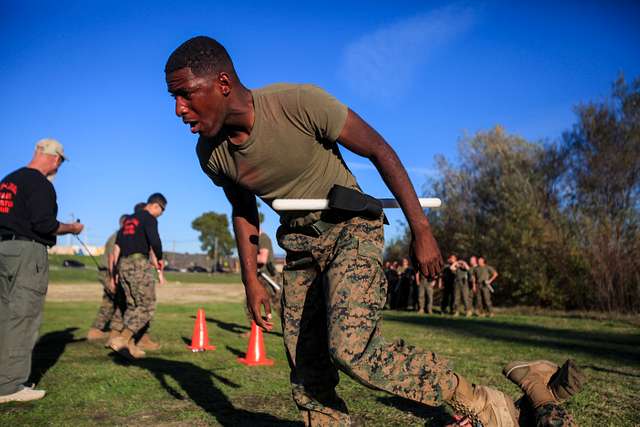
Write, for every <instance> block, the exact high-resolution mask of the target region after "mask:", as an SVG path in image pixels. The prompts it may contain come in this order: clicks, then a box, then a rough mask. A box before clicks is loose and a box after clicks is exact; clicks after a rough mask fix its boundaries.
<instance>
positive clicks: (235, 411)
mask: <svg viewBox="0 0 640 427" xmlns="http://www.w3.org/2000/svg"><path fill="white" fill-rule="evenodd" d="M112 357H113V360H114V362H115V363H117V364H120V365H125V366H126V365H129V364H131V365H135V366H137V367H140V368H144V369H146V370H148V371H149V372H151V374H153V376H154V377H155V378H156V379H157V380H158V382H159V383H160V385H161V386H162V387H163V388H164V389H165V390H166V391H167V393H168V394H169V395H170V396H172V397H173V398H175V399H178V400H186V399H190V400H191V401H193V403H195V404H196V405H198V406H199V407H201V408H202V409H203V410H204V411H206V412H207V413H208V414H210V415H211V416H212V417H214V418H215V419H216V421H217V422H218V423H219V424H220V425H222V426H247V427H254V426H258V425H259V426H299V425H300V423H296V422H293V421H288V420H283V419H280V418H277V417H274V416H273V415H269V414H266V413H263V412H252V411H247V410H246V409H241V408H236V407H235V406H234V405H233V403H231V401H230V400H229V398H228V397H227V396H226V395H225V394H224V393H223V392H222V391H221V390H220V389H219V388H218V387H217V385H216V382H219V383H222V384H224V385H226V386H228V387H232V388H239V387H240V385H238V384H235V383H233V382H232V381H230V380H229V379H227V378H224V377H222V376H220V375H218V374H216V373H214V372H213V371H210V370H207V369H203V368H201V367H199V366H197V365H195V364H193V363H190V362H182V361H176V360H169V359H161V358H158V357H147V358H144V359H139V360H136V361H134V362H131V363H129V362H126V361H124V360H122V359H121V358H119V357H118V356H117V355H112ZM168 378H173V380H174V381H176V382H177V383H178V384H179V385H180V388H181V389H182V390H178V389H176V388H174V387H173V386H171V384H169V382H168V381H167V379H168ZM214 380H215V381H214ZM183 391H184V393H186V396H184V395H183V394H182V392H183Z"/></svg>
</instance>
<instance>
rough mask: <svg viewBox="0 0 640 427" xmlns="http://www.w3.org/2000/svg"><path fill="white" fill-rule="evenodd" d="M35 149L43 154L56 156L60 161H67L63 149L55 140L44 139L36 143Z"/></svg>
mask: <svg viewBox="0 0 640 427" xmlns="http://www.w3.org/2000/svg"><path fill="white" fill-rule="evenodd" d="M36 149H40V150H42V152H43V153H44V154H51V155H54V156H55V155H58V156H60V157H62V160H69V158H68V157H67V156H65V155H64V148H63V147H62V144H60V142H59V141H58V140H56V139H53V138H44V139H41V140H40V141H38V142H37V143H36Z"/></svg>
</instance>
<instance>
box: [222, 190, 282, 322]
mask: <svg viewBox="0 0 640 427" xmlns="http://www.w3.org/2000/svg"><path fill="white" fill-rule="evenodd" d="M224 192H225V194H226V196H227V199H229V202H230V203H231V206H232V214H231V217H232V222H233V231H234V233H235V236H236V245H237V247H238V257H239V258H240V270H241V271H240V272H241V276H242V283H243V284H244V288H245V293H246V294H247V307H248V308H249V312H250V313H251V317H252V318H253V320H254V321H255V322H256V324H257V325H258V326H260V327H262V328H264V329H266V330H271V328H272V327H273V323H272V322H271V305H270V302H269V295H268V294H267V291H266V290H265V289H264V287H263V286H262V284H261V283H260V282H259V281H258V275H257V274H256V271H257V269H258V266H257V255H258V226H259V224H260V221H259V217H258V207H257V206H256V198H255V196H254V195H253V194H251V193H250V192H248V191H247V190H244V189H242V188H240V187H225V188H224ZM262 307H264V310H265V314H266V320H265V319H263V318H262V309H261V308H262Z"/></svg>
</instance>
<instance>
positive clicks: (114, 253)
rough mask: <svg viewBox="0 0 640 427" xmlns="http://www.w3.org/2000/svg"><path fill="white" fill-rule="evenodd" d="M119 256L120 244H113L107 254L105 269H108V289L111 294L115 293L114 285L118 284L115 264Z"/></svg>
mask: <svg viewBox="0 0 640 427" xmlns="http://www.w3.org/2000/svg"><path fill="white" fill-rule="evenodd" d="M119 258H120V246H118V245H117V244H115V245H113V249H112V250H111V252H109V254H108V255H107V269H108V270H109V291H110V292H111V294H115V293H116V287H117V284H118V277H117V272H116V265H117V264H118V259H119Z"/></svg>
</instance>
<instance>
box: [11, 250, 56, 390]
mask: <svg viewBox="0 0 640 427" xmlns="http://www.w3.org/2000/svg"><path fill="white" fill-rule="evenodd" d="M48 284H49V260H48V258H47V249H46V247H45V246H44V245H42V244H40V243H36V242H27V241H21V240H6V241H4V242H0V396H3V395H7V394H12V393H15V392H17V391H19V390H20V389H22V387H23V386H22V385H23V384H24V383H25V382H26V381H27V380H28V379H29V374H30V372H31V353H32V351H33V347H34V346H35V344H36V341H37V339H38V329H39V328H40V323H41V321H42V308H43V306H44V299H45V295H46V293H47V286H48Z"/></svg>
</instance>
